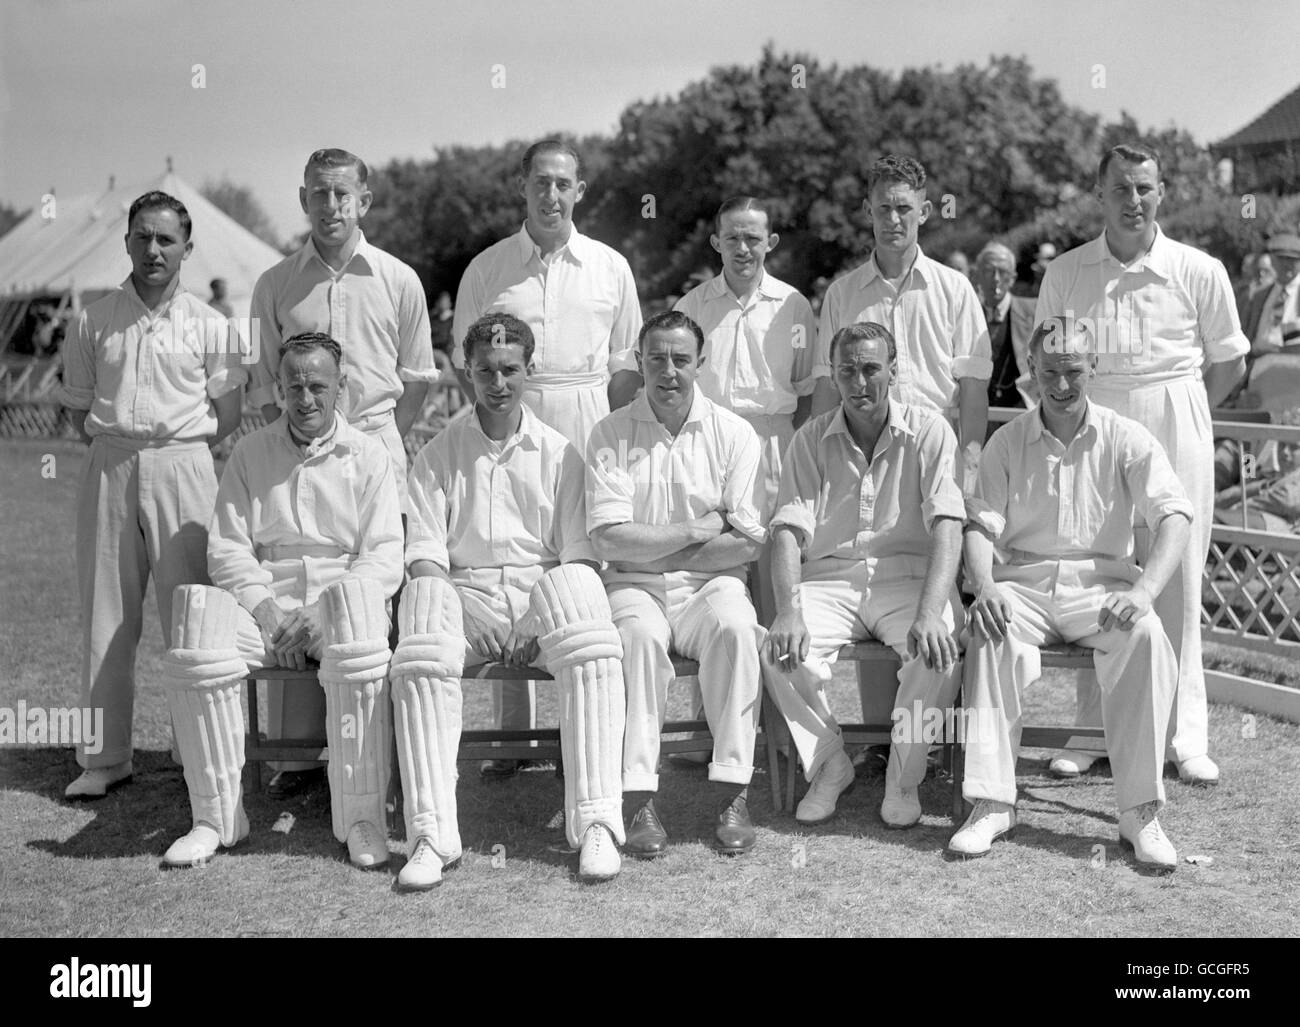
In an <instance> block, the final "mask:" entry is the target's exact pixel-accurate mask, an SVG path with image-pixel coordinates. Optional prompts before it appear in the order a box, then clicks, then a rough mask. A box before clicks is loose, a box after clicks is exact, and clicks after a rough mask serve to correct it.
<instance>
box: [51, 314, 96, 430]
mask: <svg viewBox="0 0 1300 1027" xmlns="http://www.w3.org/2000/svg"><path fill="white" fill-rule="evenodd" d="M62 353H63V387H62V388H61V389H60V390H59V402H61V403H62V404H63V405H64V406H65V407H67V408H68V409H70V410H89V409H90V408H91V407H92V406H94V404H95V338H94V330H93V328H92V327H91V324H90V318H89V316H87V313H86V311H84V310H83V311H82V312H81V313H80V314H79V315H78V316H77V320H76V321H74V322H73V325H72V331H71V332H69V333H68V337H67V339H66V341H65V342H64V344H63V349H62Z"/></svg>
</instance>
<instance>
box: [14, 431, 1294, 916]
mask: <svg viewBox="0 0 1300 1027" xmlns="http://www.w3.org/2000/svg"><path fill="white" fill-rule="evenodd" d="M47 453H49V454H53V455H54V456H55V468H54V469H55V476H54V477H53V478H45V477H42V474H41V471H42V466H43V465H42V457H43V455H44V454H47ZM80 464H81V456H80V449H79V448H78V447H76V446H74V445H70V444H66V443H54V442H35V443H27V442H5V443H2V444H0V481H2V482H3V483H4V487H3V490H2V491H0V525H3V528H0V532H2V534H0V566H2V567H3V568H4V582H3V584H4V587H3V588H0V667H2V668H3V671H2V672H0V706H6V707H13V706H14V705H15V704H16V703H17V701H18V700H20V699H22V700H26V702H27V704H28V706H29V707H32V706H45V707H48V706H65V705H75V704H76V703H77V702H78V686H77V676H78V675H77V669H78V666H79V657H78V647H79V637H80V634H79V629H78V621H77V613H76V609H75V591H76V582H75V566H74V553H73V533H74V507H73V504H74V500H75V493H76V486H77V475H78V471H79V469H80ZM47 466H48V465H47ZM161 655H162V650H161V636H160V632H159V629H158V625H157V617H156V614H150V616H147V617H146V629H145V637H144V640H143V642H142V645H141V650H140V658H139V664H138V688H137V702H136V710H135V744H136V761H135V781H134V783H133V784H131V785H129V786H127V787H125V788H123V789H121V790H119V791H117V792H115V793H112V794H111V795H110V796H109V797H108V798H107V799H105V800H103V801H101V802H98V803H94V804H85V805H73V804H70V803H67V802H65V801H64V800H63V798H62V792H63V788H64V786H65V785H66V784H67V783H68V782H69V781H70V780H71V779H72V778H73V777H74V776H75V774H76V772H77V771H76V766H75V760H74V759H73V755H72V752H71V750H70V749H59V748H51V747H44V748H21V747H12V746H8V747H4V748H0V882H3V887H2V888H0V934H3V935H9V936H12V935H19V936H21V935H42V936H45V935H53V936H83V935H93V936H98V935H107V936H165V935H183V936H195V935H197V936H207V935H218V936H225V935H237V934H255V935H288V936H328V935H365V936H369V935H494V936H528V935H565V936H569V935H628V936H664V935H670V936H705V935H709V936H712V935H763V936H768V935H922V936H930V935H962V936H972V935H973V936H988V935H993V936H1002V935H1033V936H1056V935H1080V936H1102V937H1107V936H1127V935H1176V936H1186V935H1229V936H1251V935H1294V934H1295V933H1296V924H1297V923H1298V922H1300V893H1298V890H1297V888H1296V887H1295V881H1296V879H1297V875H1298V874H1300V852H1298V851H1297V846H1296V844H1295V840H1296V839H1297V838H1298V837H1300V817H1298V816H1297V800H1296V796H1297V795H1300V727H1298V726H1297V725H1293V724H1288V723H1284V722H1281V721H1276V720H1272V719H1270V718H1268V717H1263V716H1261V717H1259V718H1258V720H1257V723H1255V724H1254V729H1255V730H1254V735H1253V737H1242V736H1243V730H1242V726H1243V711H1242V710H1240V709H1237V708H1233V707H1226V706H1216V707H1212V708H1211V711H1210V731H1211V751H1212V752H1213V754H1214V756H1215V757H1216V759H1218V761H1219V763H1220V766H1221V767H1222V769H1223V774H1224V782H1223V784H1221V785H1220V786H1219V787H1218V788H1216V789H1207V790H1201V789H1194V788H1190V787H1188V786H1185V785H1183V784H1181V783H1180V782H1179V781H1178V780H1177V779H1176V778H1173V779H1167V782H1166V784H1167V788H1168V793H1169V805H1168V807H1167V809H1166V810H1165V811H1164V813H1162V815H1161V822H1162V824H1163V825H1164V826H1165V829H1166V831H1167V832H1168V834H1169V836H1170V838H1171V839H1172V840H1173V841H1174V843H1175V845H1176V846H1177V848H1178V852H1179V856H1180V860H1182V864H1181V865H1180V867H1179V869H1178V871H1177V873H1175V874H1173V875H1171V876H1168V877H1149V876H1146V875H1144V874H1142V873H1140V872H1139V871H1137V870H1136V869H1135V867H1134V865H1133V863H1132V858H1131V856H1130V855H1128V854H1127V853H1125V852H1124V851H1123V850H1121V848H1120V847H1119V844H1118V840H1117V839H1118V835H1117V833H1116V828H1115V818H1116V811H1115V809H1114V808H1113V801H1114V800H1113V791H1112V788H1111V782H1110V779H1109V777H1108V776H1107V775H1106V774H1104V773H1103V774H1096V773H1094V774H1091V775H1089V776H1086V777H1084V778H1082V779H1081V780H1079V781H1076V782H1073V783H1066V782H1060V781H1056V780H1054V779H1052V778H1051V777H1049V776H1048V775H1047V773H1046V762H1045V760H1044V755H1045V754H1043V753H1041V752H1032V751H1027V752H1025V753H1023V754H1022V757H1021V761H1020V766H1019V775H1020V787H1021V797H1020V806H1019V810H1020V817H1021V827H1020V830H1019V833H1018V834H1017V836H1016V838H1015V839H1014V840H1013V841H1009V842H1005V843H998V844H997V845H996V846H995V848H994V851H993V853H992V854H991V855H990V856H989V857H987V858H985V859H983V860H977V861H972V862H969V863H950V862H947V861H946V860H945V859H944V858H943V854H942V853H943V847H944V844H945V842H946V841H947V839H948V837H949V835H950V834H951V833H952V830H953V825H952V823H951V821H950V819H949V815H948V809H949V795H950V791H949V787H950V786H949V783H948V781H947V780H946V779H942V778H938V777H932V778H930V779H929V780H927V781H926V783H925V785H924V786H923V788H922V792H921V797H922V801H923V803H924V807H925V816H924V818H923V821H922V823H921V825H920V826H919V827H917V828H914V829H913V830H910V831H903V832H894V831H889V830H886V829H885V828H884V827H883V825H882V824H881V822H880V819H879V815H878V809H879V805H880V801H881V798H882V791H883V782H882V781H881V780H880V779H867V780H861V781H859V783H858V787H857V788H856V789H855V790H854V791H853V792H852V794H850V795H849V796H848V797H847V798H846V799H845V800H844V801H843V802H842V803H841V807H840V812H839V813H838V815H837V816H836V817H835V819H834V820H833V821H831V822H830V823H828V824H826V825H823V826H820V827H817V828H814V829H811V830H810V829H805V828H802V827H800V826H799V825H798V824H796V822H795V821H794V819H793V817H792V816H791V815H790V814H789V813H786V814H775V813H773V811H772V806H771V802H770V799H769V794H768V778H767V775H766V772H765V770H762V769H760V771H759V772H758V773H757V774H756V775H755V779H754V786H753V787H752V788H751V810H752V812H753V814H754V818H755V822H756V823H757V824H758V826H759V843H758V847H757V848H756V849H755V850H754V852H753V853H751V854H750V855H749V856H747V857H743V858H740V859H734V860H728V859H725V858H722V857H719V856H716V855H714V854H713V852H712V851H711V850H710V848H709V839H710V838H711V834H712V829H711V826H710V820H711V817H712V815H713V814H714V813H715V812H716V810H715V809H714V808H713V805H712V803H711V800H710V799H709V791H708V787H707V782H706V780H705V775H704V771H703V770H702V769H701V768H692V767H678V766H676V765H674V764H669V763H667V762H666V763H665V770H666V772H665V774H664V775H663V779H662V793H661V802H660V809H661V813H662V815H663V818H664V820H665V823H666V826H667V828H668V831H669V834H670V836H671V838H672V840H673V847H672V849H671V850H670V853H669V854H668V855H667V856H666V857H664V858H663V859H661V860H659V861H656V862H653V863H635V862H632V861H628V862H626V863H625V864H624V871H623V873H622V875H621V876H620V877H619V878H618V879H617V880H615V881H613V882H611V883H609V884H605V885H600V886H583V885H580V884H579V883H578V882H577V880H576V878H575V874H574V872H575V865H576V858H575V857H574V856H572V855H571V854H569V853H568V852H567V851H565V845H564V837H563V832H562V831H560V830H558V829H553V828H550V827H549V826H548V824H549V823H550V821H551V819H552V817H553V816H554V814H555V813H556V811H557V810H558V809H559V808H560V804H561V799H562V792H561V787H560V783H559V782H558V781H557V780H556V778H555V777H554V775H553V774H551V773H548V772H545V771H540V770H538V771H530V772H527V773H524V774H522V775H520V777H519V778H517V779H516V780H514V781H511V782H507V783H493V784H485V783H483V782H481V781H480V780H479V778H478V775H477V773H476V768H474V767H473V766H472V765H470V764H462V779H461V782H460V788H459V799H460V821H461V832H462V836H463V839H464V842H465V848H466V854H465V859H464V861H463V864H462V865H461V866H460V867H459V868H458V869H456V870H454V871H451V872H450V873H449V874H448V875H447V878H446V881H445V883H444V885H443V886H442V887H441V888H440V889H438V890H436V891H434V892H432V893H428V894H424V895H417V896H408V895H400V894H397V893H396V892H394V890H393V881H394V875H395V869H396V867H397V866H398V865H400V856H396V854H397V853H399V852H401V851H402V848H401V840H400V835H401V829H400V828H399V829H398V831H397V833H396V837H395V838H394V840H393V851H394V853H395V859H394V861H393V867H392V868H390V870H389V871H388V872H385V873H362V872H360V871H357V870H354V869H352V868H351V867H350V866H348V864H347V861H346V856H345V854H344V852H343V848H342V846H341V845H339V844H338V843H336V842H335V841H334V838H333V835H332V834H331V832H330V828H329V805H328V796H327V794H326V793H325V792H324V791H318V792H315V793H313V794H310V795H308V796H305V797H302V798H299V799H295V800H291V801H289V802H284V803H277V802H274V801H272V800H270V799H269V798H267V797H266V795H265V793H261V794H258V795H254V796H250V797H248V799H247V800H246V808H247V811H248V815H249V819H250V821H251V822H252V831H253V833H252V836H251V839H250V841H249V843H247V844H245V845H244V846H242V847H241V848H239V849H237V850H236V851H235V852H234V853H231V854H227V855H222V856H220V857H218V859H217V860H215V861H214V863H213V864H212V865H211V866H210V867H208V868H206V869H204V870H196V871H181V872H163V871H161V870H160V869H159V868H158V860H159V857H160V856H161V855H162V853H163V851H164V850H165V849H166V847H167V846H168V845H169V844H170V842H171V841H172V840H173V839H174V838H175V837H176V836H178V835H180V834H182V833H184V832H185V831H186V830H187V829H188V827H189V806H188V802H187V799H186V791H185V782H184V779H183V777H182V774H181V771H180V769H179V768H178V767H176V766H174V765H173V764H172V763H171V760H170V758H169V755H168V752H167V741H168V732H167V712H166V701H165V698H164V696H163V693H162V690H161V688H160V687H159V684H158V674H159V667H160V663H159V660H160V657H161ZM834 689H835V691H834V701H835V705H836V708H837V710H840V711H841V712H842V714H843V715H844V716H845V717H846V718H847V719H854V718H855V717H856V715H857V712H856V698H855V697H856V690H855V687H854V684H853V679H852V670H851V668H838V669H837V673H836V680H835V685H834ZM540 691H541V693H542V710H543V716H544V719H546V720H548V721H549V722H553V704H552V703H551V702H550V698H551V696H550V694H549V690H548V687H547V686H542V687H541V689H540ZM674 701H675V702H676V703H677V704H678V705H680V704H681V702H682V699H681V697H680V696H678V697H676V699H675V700H674ZM1027 705H1028V712H1029V716H1030V717H1031V718H1032V719H1034V720H1037V721H1040V722H1041V721H1046V720H1055V721H1060V722H1064V721H1067V720H1068V719H1069V717H1070V715H1071V711H1072V708H1073V686H1072V682H1071V681H1070V680H1069V678H1068V677H1067V676H1066V675H1063V674H1061V673H1059V672H1049V675H1048V677H1047V678H1046V679H1045V680H1044V681H1043V682H1042V683H1040V684H1039V686H1038V687H1037V688H1035V689H1033V690H1032V691H1031V692H1030V694H1029V698H1028V704H1027ZM487 710H488V703H487V696H486V688H485V687H484V686H475V685H470V686H468V689H467V696H466V717H465V723H466V726H467V727H471V726H474V727H477V726H486V713H487ZM677 712H684V711H680V710H674V711H672V714H673V715H675V714H676V713H677ZM1244 733H1245V734H1247V735H1249V734H1250V732H1244ZM757 762H758V764H759V766H760V768H763V767H765V766H766V763H765V760H764V759H763V758H762V754H761V752H760V754H759V758H758V760H757ZM284 813H290V814H292V816H293V818H294V820H293V827H292V829H291V830H290V831H289V832H288V833H282V832H274V831H272V830H271V827H272V825H273V824H275V823H276V822H277V820H279V819H280V818H281V816H282V814H284ZM1187 857H1198V858H1199V859H1198V862H1196V863H1189V862H1187V861H1186V858H1187ZM1202 857H1209V859H1204V858H1202Z"/></svg>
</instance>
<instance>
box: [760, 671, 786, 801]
mask: <svg viewBox="0 0 1300 1027" xmlns="http://www.w3.org/2000/svg"><path fill="white" fill-rule="evenodd" d="M779 716H780V714H779V713H778V712H777V710H776V707H775V706H774V704H773V703H772V697H771V696H769V695H768V694H767V689H766V688H764V689H763V706H762V712H761V713H760V714H759V717H760V725H759V726H760V727H761V728H762V729H763V748H765V749H766V750H767V776H768V779H769V784H770V787H771V789H772V809H773V811H774V812H776V813H780V812H781V810H782V805H781V760H780V758H779V757H778V755H777V752H776V748H777V746H776V731H777V718H778V717H779Z"/></svg>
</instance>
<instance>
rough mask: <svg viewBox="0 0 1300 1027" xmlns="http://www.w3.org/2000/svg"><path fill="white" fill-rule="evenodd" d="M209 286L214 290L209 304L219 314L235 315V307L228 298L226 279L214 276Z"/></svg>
mask: <svg viewBox="0 0 1300 1027" xmlns="http://www.w3.org/2000/svg"><path fill="white" fill-rule="evenodd" d="M208 288H209V289H211V290H212V299H210V300H208V306H209V307H211V308H212V309H213V310H215V311H216V312H217V313H219V314H225V315H226V317H234V316H235V308H234V307H232V306H231V305H230V301H229V300H228V299H226V280H225V279H224V278H214V279H212V281H210V282H209V283H208Z"/></svg>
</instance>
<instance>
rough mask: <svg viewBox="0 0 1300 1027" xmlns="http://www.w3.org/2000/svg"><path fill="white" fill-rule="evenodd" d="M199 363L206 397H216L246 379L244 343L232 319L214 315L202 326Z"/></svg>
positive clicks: (232, 389) (229, 390) (239, 385)
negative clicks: (202, 367)
mask: <svg viewBox="0 0 1300 1027" xmlns="http://www.w3.org/2000/svg"><path fill="white" fill-rule="evenodd" d="M204 333H205V337H204V347H203V350H204V354H203V364H204V369H205V370H206V372H207V375H208V384H207V391H208V397H209V398H210V399H220V398H221V397H222V396H224V395H225V394H226V393H228V392H233V391H234V390H235V389H238V388H240V387H241V386H243V385H244V383H245V382H247V381H248V368H247V367H246V366H245V365H244V349H245V347H244V344H243V341H242V339H241V336H240V334H239V329H238V326H237V325H236V323H235V322H234V321H233V320H227V319H226V318H220V319H214V320H213V321H211V322H210V323H209V324H208V325H206V326H205V328H204Z"/></svg>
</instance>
